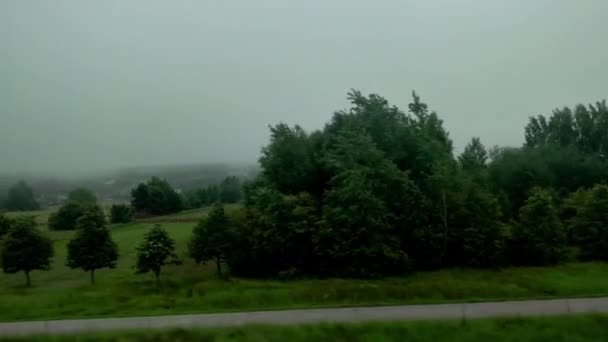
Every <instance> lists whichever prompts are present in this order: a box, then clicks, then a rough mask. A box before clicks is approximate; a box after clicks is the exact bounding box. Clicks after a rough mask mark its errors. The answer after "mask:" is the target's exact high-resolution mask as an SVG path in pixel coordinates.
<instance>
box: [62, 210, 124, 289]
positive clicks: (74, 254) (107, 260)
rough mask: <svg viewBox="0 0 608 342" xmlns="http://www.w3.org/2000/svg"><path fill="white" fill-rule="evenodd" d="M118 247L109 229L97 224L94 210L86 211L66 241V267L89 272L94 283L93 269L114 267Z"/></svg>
mask: <svg viewBox="0 0 608 342" xmlns="http://www.w3.org/2000/svg"><path fill="white" fill-rule="evenodd" d="M117 259H118V247H117V246H116V243H115V242H114V241H113V240H112V237H111V235H110V231H108V229H107V228H106V227H105V226H104V225H103V224H101V225H100V224H99V220H98V219H97V214H96V213H95V211H91V210H89V211H87V212H85V213H84V215H82V216H81V217H80V218H79V219H78V222H77V224H76V236H75V237H74V238H73V239H72V240H71V241H70V242H69V243H68V260H67V265H68V267H70V268H72V269H74V268H81V269H82V270H84V271H87V272H90V274H91V284H95V270H97V269H100V268H106V267H107V268H114V267H116V260H117Z"/></svg>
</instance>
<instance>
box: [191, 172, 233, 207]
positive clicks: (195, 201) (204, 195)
mask: <svg viewBox="0 0 608 342" xmlns="http://www.w3.org/2000/svg"><path fill="white" fill-rule="evenodd" d="M242 197H243V187H242V184H241V180H240V179H239V178H238V177H236V176H228V177H226V178H224V179H223V180H222V181H221V182H220V183H219V184H214V185H209V186H207V187H206V188H204V189H199V190H192V191H187V192H185V193H184V194H183V196H182V203H183V204H184V208H185V209H194V208H201V207H205V206H209V205H212V204H214V203H218V202H219V203H224V204H231V203H238V202H239V201H241V198H242Z"/></svg>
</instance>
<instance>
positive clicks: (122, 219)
mask: <svg viewBox="0 0 608 342" xmlns="http://www.w3.org/2000/svg"><path fill="white" fill-rule="evenodd" d="M132 220H133V209H132V208H131V206H130V205H127V204H114V205H112V207H111V208H110V222H112V223H129V222H131V221H132Z"/></svg>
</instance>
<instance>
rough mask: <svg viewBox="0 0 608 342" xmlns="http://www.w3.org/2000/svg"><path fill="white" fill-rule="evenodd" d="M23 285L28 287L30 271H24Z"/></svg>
mask: <svg viewBox="0 0 608 342" xmlns="http://www.w3.org/2000/svg"><path fill="white" fill-rule="evenodd" d="M25 286H26V287H30V271H25Z"/></svg>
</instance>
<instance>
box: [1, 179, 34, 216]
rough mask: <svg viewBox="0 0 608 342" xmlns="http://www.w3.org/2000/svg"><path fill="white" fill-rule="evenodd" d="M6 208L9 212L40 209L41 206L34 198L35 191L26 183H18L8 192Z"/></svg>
mask: <svg viewBox="0 0 608 342" xmlns="http://www.w3.org/2000/svg"><path fill="white" fill-rule="evenodd" d="M4 206H5V207H6V209H7V210H9V211H27V210H38V209H40V204H38V202H36V199H35V198H34V191H33V190H32V188H30V187H29V185H27V183H25V182H24V181H20V182H18V183H17V184H15V185H13V186H12V187H11V188H10V189H9V190H8V194H7V197H6V202H5V204H4Z"/></svg>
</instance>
